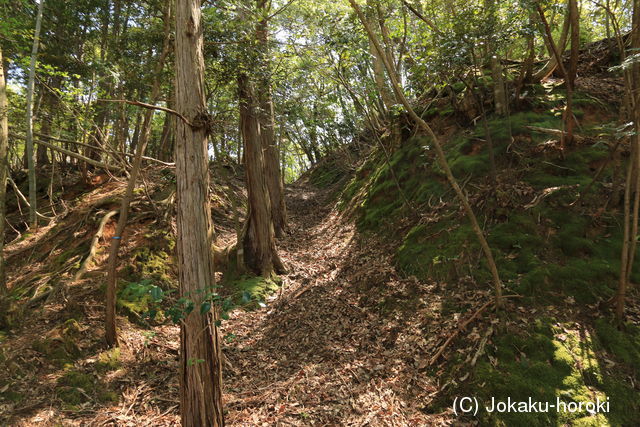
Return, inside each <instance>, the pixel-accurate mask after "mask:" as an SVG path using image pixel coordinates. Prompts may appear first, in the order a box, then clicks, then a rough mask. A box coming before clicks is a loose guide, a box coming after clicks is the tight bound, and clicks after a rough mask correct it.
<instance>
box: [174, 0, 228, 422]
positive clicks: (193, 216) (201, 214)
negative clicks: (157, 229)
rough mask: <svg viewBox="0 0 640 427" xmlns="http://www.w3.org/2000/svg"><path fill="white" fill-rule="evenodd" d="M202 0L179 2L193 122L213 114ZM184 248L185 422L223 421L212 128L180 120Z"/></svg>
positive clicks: (179, 50) (179, 93) (180, 68)
mask: <svg viewBox="0 0 640 427" xmlns="http://www.w3.org/2000/svg"><path fill="white" fill-rule="evenodd" d="M200 7H201V3H200V0H177V1H176V31H175V32H176V36H175V55H176V59H175V69H176V80H175V88H176V109H177V111H178V112H179V113H181V114H182V115H184V116H185V117H187V118H188V120H189V121H190V123H200V122H202V117H203V115H204V114H206V103H205V97H204V57H203V52H202V50H203V36H202V24H201V10H200ZM175 159H176V187H177V190H176V196H177V225H178V236H177V237H178V238H177V244H176V248H177V252H178V269H179V280H180V295H181V296H182V297H184V298H188V299H190V300H192V301H193V302H194V306H195V309H194V310H193V311H192V312H191V313H189V314H187V315H186V317H185V318H184V320H183V321H182V324H181V326H180V406H181V407H180V412H181V416H182V425H183V426H184V427H199V426H207V427H210V426H216V427H217V426H222V425H224V418H223V413H222V366H221V352H220V338H219V336H218V328H217V326H216V323H215V322H216V318H217V312H216V310H211V311H206V312H205V313H201V310H200V307H202V303H203V302H204V301H203V299H204V298H205V296H206V295H205V294H206V293H207V292H212V291H213V290H214V288H213V286H214V285H215V275H214V266H213V253H212V252H211V247H212V243H213V242H212V240H213V224H212V222H211V210H210V205H209V199H210V197H209V169H208V156H207V129H206V127H205V126H190V125H188V124H187V123H185V122H184V121H183V120H176V151H175Z"/></svg>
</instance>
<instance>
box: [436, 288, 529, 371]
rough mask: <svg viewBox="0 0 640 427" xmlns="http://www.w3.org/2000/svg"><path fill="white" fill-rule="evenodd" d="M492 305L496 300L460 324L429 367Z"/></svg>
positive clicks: (512, 296)
mask: <svg viewBox="0 0 640 427" xmlns="http://www.w3.org/2000/svg"><path fill="white" fill-rule="evenodd" d="M519 297H521V295H506V296H503V298H519ZM492 303H494V300H489V301H487V302H486V303H484V304H483V305H482V307H480V308H479V309H477V310H476V311H475V313H473V314H472V315H471V317H469V318H468V319H467V320H465V321H464V322H462V323H460V324H459V325H458V328H457V329H456V330H455V331H453V334H451V336H449V338H447V340H446V341H445V342H444V344H442V345H441V346H440V348H439V349H438V351H437V352H436V354H434V355H433V357H432V358H431V360H429V366H432V365H433V364H434V363H436V361H437V360H438V359H439V358H440V356H442V353H444V351H445V350H446V349H447V347H449V345H450V344H451V343H452V342H453V340H454V339H456V337H457V336H458V335H460V332H462V331H464V330H465V329H466V328H467V326H469V324H470V323H471V322H473V321H474V320H475V319H477V318H478V317H479V316H480V315H481V314H482V312H483V311H485V310H486V309H487V308H488V307H489V306H490V305H491V304H492Z"/></svg>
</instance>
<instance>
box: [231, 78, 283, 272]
mask: <svg viewBox="0 0 640 427" xmlns="http://www.w3.org/2000/svg"><path fill="white" fill-rule="evenodd" d="M238 97H239V101H240V134H241V136H242V141H243V146H244V164H245V179H246V185H247V195H248V210H249V211H248V212H247V220H246V224H245V226H244V232H243V236H242V242H238V246H240V245H242V247H243V249H244V259H245V264H246V266H247V267H248V268H249V269H250V270H252V271H253V272H254V273H256V274H260V275H262V276H265V277H269V276H270V275H271V274H272V273H273V272H274V271H275V272H281V271H284V268H283V265H282V262H281V261H280V257H279V256H278V252H277V249H276V243H275V232H274V229H273V223H272V219H271V201H270V199H269V190H268V188H267V182H266V177H265V172H264V155H263V150H262V136H261V128H260V122H259V121H258V115H257V112H256V107H257V104H258V102H257V99H256V96H255V94H254V90H253V87H252V83H251V80H250V79H249V76H247V75H246V74H245V73H241V74H240V75H239V76H238Z"/></svg>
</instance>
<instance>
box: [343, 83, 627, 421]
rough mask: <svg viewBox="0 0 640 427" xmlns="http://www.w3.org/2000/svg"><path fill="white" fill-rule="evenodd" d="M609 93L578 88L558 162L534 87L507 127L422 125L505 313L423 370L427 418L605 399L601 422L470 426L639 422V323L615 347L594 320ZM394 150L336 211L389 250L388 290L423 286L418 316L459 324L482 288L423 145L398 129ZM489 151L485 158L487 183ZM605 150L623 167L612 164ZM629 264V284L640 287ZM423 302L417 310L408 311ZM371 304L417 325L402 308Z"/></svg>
mask: <svg viewBox="0 0 640 427" xmlns="http://www.w3.org/2000/svg"><path fill="white" fill-rule="evenodd" d="M620 88H621V82H620V81H619V80H617V79H616V78H615V77H613V76H610V75H605V76H601V75H598V76H594V75H590V76H588V77H584V78H582V79H579V80H578V86H577V89H578V90H577V92H576V93H575V94H574V96H575V100H574V103H575V107H576V109H575V115H576V117H577V119H578V122H579V131H578V133H579V136H580V138H579V139H578V141H577V143H576V144H575V145H573V146H570V147H568V148H567V149H566V151H565V152H562V151H561V150H560V147H559V141H558V140H559V133H558V132H557V131H558V130H559V129H561V126H562V123H561V111H562V106H563V105H564V102H565V96H566V91H565V90H564V88H563V86H562V85H558V84H556V83H555V82H554V80H550V81H548V82H547V83H545V84H543V85H536V86H534V87H532V88H531V89H530V90H531V92H532V93H530V94H529V95H528V96H527V98H526V103H524V104H523V105H522V106H521V107H520V108H519V109H518V110H516V111H512V112H511V114H510V115H509V116H508V117H498V116H495V115H492V116H489V117H488V118H487V122H486V127H485V124H484V123H483V122H482V119H481V118H477V119H476V120H475V123H474V122H469V121H467V120H466V118H465V117H464V115H461V114H460V113H456V112H455V111H454V110H453V108H452V106H451V102H440V104H439V106H436V107H431V108H429V109H427V110H426V111H425V112H424V113H423V117H424V118H425V119H429V120H430V122H431V124H432V126H434V127H435V129H436V130H437V132H438V133H439V135H440V136H441V137H442V139H443V140H445V141H447V142H446V152H447V157H448V161H449V163H450V165H451V168H452V170H453V172H454V175H455V176H456V177H457V179H458V180H459V181H460V183H461V185H462V186H463V188H464V190H465V192H467V193H468V196H469V199H470V202H471V204H472V206H473V207H474V209H475V210H476V213H477V215H478V216H479V222H480V223H481V224H482V226H483V228H484V230H485V233H486V235H487V236H488V240H489V243H490V245H491V247H492V249H493V251H494V255H495V258H496V261H497V264H498V268H499V270H500V274H501V278H502V280H503V282H504V286H505V293H506V294H507V295H510V298H509V303H508V305H507V307H506V309H505V310H504V312H501V313H489V310H484V311H483V313H482V314H481V315H480V316H478V318H477V319H475V323H472V324H471V325H472V326H470V327H469V328H468V329H466V330H463V331H461V332H460V334H459V337H458V339H456V340H454V341H453V346H452V347H451V348H448V349H446V350H445V351H444V352H443V354H442V357H441V358H440V359H438V360H437V362H436V363H434V365H433V366H432V367H430V368H425V369H426V372H427V373H434V374H437V375H442V377H441V384H444V387H441V388H440V390H439V391H438V397H437V398H435V399H434V400H433V401H432V402H431V403H430V404H428V405H426V406H425V411H428V412H439V411H440V410H445V409H446V408H448V407H450V405H451V401H452V399H453V398H454V397H455V396H464V395H473V396H477V397H478V398H480V399H482V400H483V401H485V402H488V401H490V398H491V397H495V398H496V400H498V399H500V400H506V399H507V397H511V398H512V399H517V400H526V399H527V398H528V397H532V398H534V399H537V400H539V401H550V402H551V401H554V402H555V399H556V397H559V398H560V399H562V400H564V401H567V402H574V401H575V402H581V401H583V402H587V401H595V399H596V398H597V397H599V398H600V399H601V400H602V399H605V396H606V398H609V399H610V402H611V412H610V413H609V414H600V415H597V416H591V415H590V414H588V413H587V412H586V411H578V412H576V413H556V412H555V411H552V412H550V413H543V414H506V413H505V414H496V413H494V414H487V413H486V411H483V412H485V413H484V415H483V416H482V418H483V419H484V420H485V421H486V422H487V423H491V424H494V423H496V424H501V423H505V425H515V424H514V423H517V424H518V425H522V423H523V420H527V423H533V425H549V424H554V425H555V424H564V423H569V422H572V423H579V425H604V424H607V423H609V424H612V425H632V424H633V422H634V420H637V418H636V416H637V414H638V413H640V406H638V405H639V404H638V402H640V391H639V390H638V388H637V381H636V375H637V369H638V366H640V327H638V325H639V324H640V323H639V322H640V307H638V306H635V307H630V310H629V318H628V320H629V321H628V323H627V325H626V326H625V328H624V331H619V330H618V329H617V328H616V327H615V326H614V325H613V323H612V321H611V319H610V318H609V316H608V314H607V309H606V306H607V301H608V300H609V299H610V298H611V297H612V296H613V294H614V291H615V289H616V286H617V278H618V274H619V268H620V253H621V245H622V229H621V221H622V217H621V209H622V205H621V204H622V192H623V187H622V186H623V180H624V177H623V176H622V171H623V170H624V165H625V164H626V161H627V159H628V156H629V147H628V145H625V144H627V140H626V139H624V138H623V136H624V132H625V129H624V128H623V127H620V125H619V123H618V117H617V111H618V108H619V105H617V104H616V102H615V100H616V97H615V96H612V94H614V93H616V92H617V93H620ZM458 97H464V94H459V95H458ZM617 99H619V98H617ZM398 120H401V119H398ZM554 130H555V131H556V132H554ZM405 135H412V136H410V137H408V138H405V139H403V140H402V141H401V142H400V143H399V144H398V143H397V142H394V141H393V140H392V138H391V137H386V138H383V139H382V140H381V141H380V142H379V143H372V144H373V148H372V150H371V152H370V154H369V155H368V156H367V158H366V160H365V161H364V162H363V163H362V164H361V166H360V167H359V168H358V170H357V171H356V172H355V174H354V176H353V178H352V179H351V180H350V181H349V182H348V184H347V185H346V186H345V188H344V190H343V191H342V193H341V195H340V197H339V201H338V206H339V207H340V209H341V210H342V211H343V213H344V214H345V215H347V216H349V217H350V218H353V220H354V221H355V223H356V224H357V228H358V230H360V231H361V232H362V233H365V234H376V235H380V236H383V237H384V238H385V239H387V240H388V241H389V242H393V246H394V250H393V261H394V265H395V267H396V269H397V270H398V272H400V273H401V275H403V276H404V277H409V278H415V279H416V280H418V281H421V282H422V281H424V282H427V283H432V284H433V286H434V287H435V289H436V290H437V292H438V293H439V294H440V295H441V297H442V304H441V307H440V310H439V311H438V312H437V313H431V314H430V315H431V316H433V315H435V316H439V317H442V318H448V319H452V321H454V322H456V323H457V322H458V321H462V320H465V319H468V318H470V317H473V316H472V314H474V313H475V312H476V310H477V309H478V308H482V307H484V306H483V305H482V304H483V302H486V301H487V300H488V298H489V291H490V289H491V284H490V283H491V276H490V273H489V270H488V269H487V266H486V263H485V260H484V257H483V255H482V252H481V249H480V246H479V244H478V241H477V239H476V237H475V235H474V233H473V231H472V229H471V226H470V225H469V223H468V221H467V219H466V217H465V215H464V213H463V212H462V210H461V209H460V207H459V204H458V202H457V200H456V199H455V198H454V195H453V192H452V191H451V189H450V187H449V186H448V183H447V181H446V179H445V177H444V174H443V172H442V171H441V169H440V168H439V166H438V164H437V162H436V159H435V154H434V150H433V148H432V146H431V142H430V140H429V139H428V138H426V137H422V136H420V135H415V131H414V130H413V129H412V128H407V129H406V130H405ZM487 137H490V138H491V141H492V143H493V148H494V153H495V164H496V176H495V182H494V181H493V179H492V176H491V171H490V159H489V150H488V146H489V145H488V144H487ZM620 147H621V148H620ZM616 150H618V151H619V152H621V154H618V155H613V153H614V152H616ZM637 258H638V259H637V260H636V264H635V268H634V271H633V273H632V282H634V283H638V282H639V281H640V269H639V268H638V262H637V261H640V257H637ZM378 291H379V292H384V290H382V289H380V290H378ZM635 292H636V294H635V295H637V290H636V291H635ZM421 298H430V296H429V295H416V296H415V298H414V299H415V301H418V300H420V299H421ZM635 300H636V301H637V298H636V299H635ZM384 304H386V305H387V306H389V307H393V309H397V310H399V311H400V312H403V311H404V312H405V314H406V315H407V316H415V315H416V313H415V311H414V310H415V308H414V306H413V305H412V304H413V302H411V301H409V302H404V301H395V302H394V301H393V300H391V301H388V300H385V301H384ZM425 322H427V320H426V319H425ZM427 323H428V322H427ZM424 332H425V334H427V335H429V334H438V335H439V336H440V339H441V341H440V342H441V343H444V342H445V340H447V338H449V337H451V336H452V335H454V333H455V334H457V333H458V332H459V331H456V330H455V329H454V330H451V329H448V330H445V331H442V330H433V329H425V331H424ZM434 362H435V361H434Z"/></svg>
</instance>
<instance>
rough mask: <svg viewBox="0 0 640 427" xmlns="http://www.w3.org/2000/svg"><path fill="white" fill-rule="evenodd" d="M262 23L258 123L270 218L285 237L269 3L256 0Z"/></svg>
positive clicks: (259, 26) (258, 29) (278, 234)
mask: <svg viewBox="0 0 640 427" xmlns="http://www.w3.org/2000/svg"><path fill="white" fill-rule="evenodd" d="M257 6H258V11H259V13H258V15H259V18H258V19H259V20H258V24H257V26H256V38H257V42H258V44H257V47H258V56H259V57H258V61H259V64H260V70H259V73H260V79H259V94H258V97H259V103H260V105H259V121H260V130H261V134H260V136H261V142H262V150H263V152H264V172H265V179H266V182H267V189H268V191H269V199H270V202H271V217H272V221H273V228H274V232H275V235H276V237H282V236H283V235H284V233H285V232H286V230H287V207H286V204H285V199H284V186H283V184H282V180H281V179H280V159H279V156H280V153H279V150H278V146H277V144H276V141H275V113H274V109H273V98H272V96H271V77H270V76H271V69H270V68H271V63H270V60H269V44H268V43H269V26H268V25H269V23H268V21H267V18H266V16H267V14H268V10H267V7H268V6H267V1H266V0H257Z"/></svg>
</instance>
